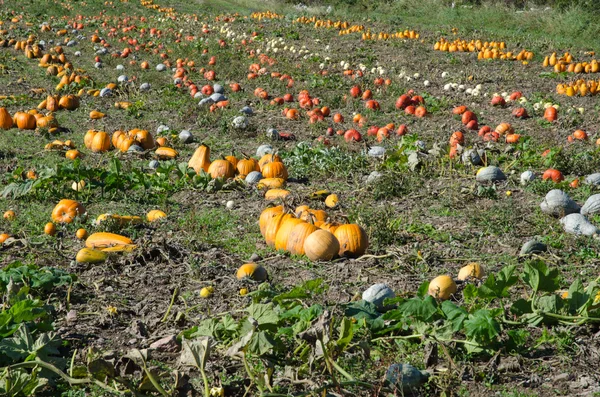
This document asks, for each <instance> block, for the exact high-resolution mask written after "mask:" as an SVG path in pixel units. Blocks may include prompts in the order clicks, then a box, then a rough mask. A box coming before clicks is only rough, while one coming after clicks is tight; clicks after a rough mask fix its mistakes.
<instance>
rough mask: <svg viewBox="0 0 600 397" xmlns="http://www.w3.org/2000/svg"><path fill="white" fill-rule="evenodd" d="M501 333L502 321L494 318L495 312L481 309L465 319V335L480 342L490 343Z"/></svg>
mask: <svg viewBox="0 0 600 397" xmlns="http://www.w3.org/2000/svg"><path fill="white" fill-rule="evenodd" d="M499 334H500V323H499V322H498V321H497V320H496V319H495V318H494V316H493V312H492V311H491V310H487V309H479V310H477V311H476V312H475V313H473V314H469V318H468V319H467V320H465V335H466V336H467V338H468V339H470V340H475V341H477V342H478V343H483V344H490V343H492V342H494V341H495V340H496V338H497V336H498V335H499Z"/></svg>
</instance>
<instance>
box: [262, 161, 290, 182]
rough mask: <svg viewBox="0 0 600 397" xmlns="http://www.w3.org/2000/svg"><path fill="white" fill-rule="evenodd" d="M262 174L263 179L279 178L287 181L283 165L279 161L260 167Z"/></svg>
mask: <svg viewBox="0 0 600 397" xmlns="http://www.w3.org/2000/svg"><path fill="white" fill-rule="evenodd" d="M262 174H263V176H264V177H265V178H281V179H283V180H287V178H288V172H287V168H286V167H285V164H283V163H282V162H279V161H273V162H270V163H267V164H265V165H264V166H263V167H262Z"/></svg>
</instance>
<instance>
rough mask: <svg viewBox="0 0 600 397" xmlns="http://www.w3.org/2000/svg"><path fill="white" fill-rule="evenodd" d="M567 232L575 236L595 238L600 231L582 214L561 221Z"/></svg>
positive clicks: (568, 216) (572, 215) (569, 216)
mask: <svg viewBox="0 0 600 397" xmlns="http://www.w3.org/2000/svg"><path fill="white" fill-rule="evenodd" d="M560 223H561V225H563V229H564V230H565V232H567V233H570V234H575V235H583V236H593V235H595V234H598V233H599V232H600V230H599V229H598V228H597V227H596V226H594V225H593V224H592V223H591V222H590V221H588V219H587V218H586V217H585V216H584V215H581V214H569V215H567V216H565V217H564V218H562V219H561V220H560Z"/></svg>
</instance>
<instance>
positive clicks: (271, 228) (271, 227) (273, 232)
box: [264, 212, 294, 247]
mask: <svg viewBox="0 0 600 397" xmlns="http://www.w3.org/2000/svg"><path fill="white" fill-rule="evenodd" d="M293 217H294V216H293V215H291V214H287V213H285V212H281V213H280V214H278V215H275V216H273V217H272V218H271V220H270V221H269V222H268V223H267V225H266V226H265V233H264V237H265V242H266V243H267V245H268V246H269V247H275V240H276V238H277V232H279V229H280V228H281V225H282V224H283V223H284V222H285V221H287V220H288V219H290V218H293Z"/></svg>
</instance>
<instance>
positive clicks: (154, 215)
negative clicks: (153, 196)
mask: <svg viewBox="0 0 600 397" xmlns="http://www.w3.org/2000/svg"><path fill="white" fill-rule="evenodd" d="M166 217H167V214H165V213H164V212H163V211H161V210H151V211H150V212H148V213H147V214H146V219H148V222H154V221H157V220H159V219H162V218H166Z"/></svg>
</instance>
